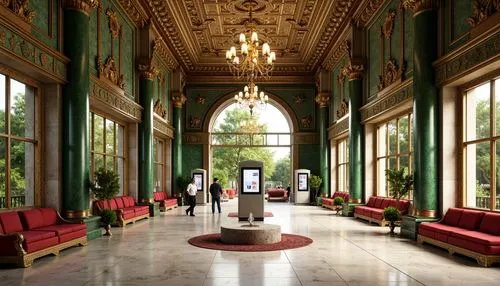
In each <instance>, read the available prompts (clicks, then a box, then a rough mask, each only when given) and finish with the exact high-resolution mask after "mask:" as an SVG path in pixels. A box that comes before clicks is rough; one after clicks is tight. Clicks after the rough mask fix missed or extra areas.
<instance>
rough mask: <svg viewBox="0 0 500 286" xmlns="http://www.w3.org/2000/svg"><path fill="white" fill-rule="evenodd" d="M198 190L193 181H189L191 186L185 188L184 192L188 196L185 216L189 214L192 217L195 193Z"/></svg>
mask: <svg viewBox="0 0 500 286" xmlns="http://www.w3.org/2000/svg"><path fill="white" fill-rule="evenodd" d="M197 191H198V188H197V187H196V184H195V183H194V179H192V180H191V184H189V185H188V186H187V189H186V192H187V194H188V200H189V208H188V209H187V210H186V215H188V213H189V212H191V214H190V216H194V207H195V206H196V192H197Z"/></svg>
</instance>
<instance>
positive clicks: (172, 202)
mask: <svg viewBox="0 0 500 286" xmlns="http://www.w3.org/2000/svg"><path fill="white" fill-rule="evenodd" d="M175 205H177V199H168V200H165V206H166V207H170V206H175Z"/></svg>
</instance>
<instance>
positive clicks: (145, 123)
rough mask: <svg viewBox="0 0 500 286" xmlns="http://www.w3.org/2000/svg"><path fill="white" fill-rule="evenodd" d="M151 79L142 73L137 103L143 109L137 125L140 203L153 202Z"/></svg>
mask: <svg viewBox="0 0 500 286" xmlns="http://www.w3.org/2000/svg"><path fill="white" fill-rule="evenodd" d="M149 75H153V76H149ZM153 79H154V73H152V74H147V73H143V75H142V77H141V80H140V82H139V102H140V104H141V106H142V108H143V111H142V121H141V123H139V196H138V201H139V202H141V203H150V202H152V200H153V188H154V184H153V180H154V177H153V175H154V174H153V172H154V167H153Z"/></svg>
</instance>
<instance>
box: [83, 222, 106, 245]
mask: <svg viewBox="0 0 500 286" xmlns="http://www.w3.org/2000/svg"><path fill="white" fill-rule="evenodd" d="M83 221H84V222H85V224H86V225H87V240H92V239H96V238H98V237H101V236H102V228H101V217H100V216H91V217H88V218H86V219H84V220H83Z"/></svg>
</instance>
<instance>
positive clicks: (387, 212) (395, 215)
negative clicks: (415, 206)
mask: <svg viewBox="0 0 500 286" xmlns="http://www.w3.org/2000/svg"><path fill="white" fill-rule="evenodd" d="M400 215H401V214H400V212H399V210H398V209H397V208H395V207H386V208H385V209H384V219H385V220H386V221H389V222H390V224H389V228H390V229H391V234H394V228H395V227H396V224H395V223H394V222H395V221H397V220H399V216H400Z"/></svg>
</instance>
